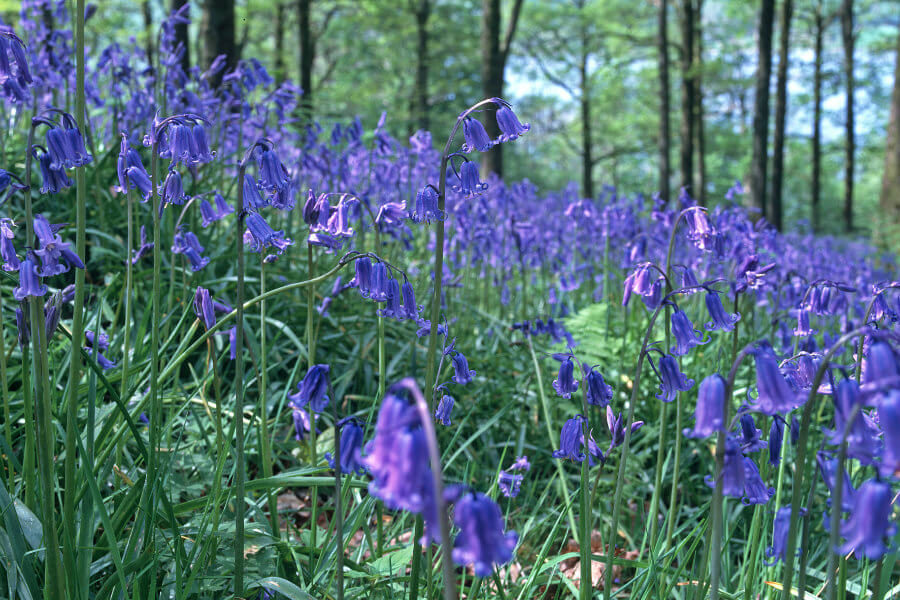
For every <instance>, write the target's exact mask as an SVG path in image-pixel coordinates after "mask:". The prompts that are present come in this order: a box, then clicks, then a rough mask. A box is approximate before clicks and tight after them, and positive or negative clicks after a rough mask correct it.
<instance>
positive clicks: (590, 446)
mask: <svg viewBox="0 0 900 600" xmlns="http://www.w3.org/2000/svg"><path fill="white" fill-rule="evenodd" d="M607 408H608V407H607ZM584 423H585V418H584V417H583V416H582V415H575V416H574V417H572V418H571V419H569V420H568V421H566V422H565V423H564V424H563V426H562V429H561V430H560V432H559V450H557V451H555V452H554V453H553V458H563V459H568V460H573V461H575V462H581V461H583V460H584V458H585V443H584V429H583V426H584ZM587 457H588V464H589V465H591V466H593V465H594V463H595V462H596V461H595V459H599V460H600V462H604V461H605V460H606V458H605V457H604V456H603V453H602V452H601V451H600V447H599V446H597V444H596V442H594V438H593V436H591V435H590V433H589V434H588V442H587Z"/></svg>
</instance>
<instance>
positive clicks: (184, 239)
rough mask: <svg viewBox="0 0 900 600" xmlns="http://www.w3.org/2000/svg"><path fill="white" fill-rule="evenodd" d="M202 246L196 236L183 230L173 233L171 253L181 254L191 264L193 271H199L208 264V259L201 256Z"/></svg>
mask: <svg viewBox="0 0 900 600" xmlns="http://www.w3.org/2000/svg"><path fill="white" fill-rule="evenodd" d="M203 250H204V248H203V246H201V245H200V240H198V239H197V236H196V235H194V234H193V232H190V231H188V230H186V229H184V228H182V229H180V230H179V231H176V232H175V236H174V237H173V239H172V253H174V254H183V255H184V256H185V257H187V259H188V261H190V263H191V269H192V270H193V271H195V272H196V271H200V270H202V269H203V267H205V266H206V265H208V264H209V257H207V256H203Z"/></svg>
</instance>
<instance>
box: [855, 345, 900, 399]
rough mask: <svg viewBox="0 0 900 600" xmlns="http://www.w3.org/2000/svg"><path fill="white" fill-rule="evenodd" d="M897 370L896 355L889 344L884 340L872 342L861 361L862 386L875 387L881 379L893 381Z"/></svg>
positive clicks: (896, 375)
mask: <svg viewBox="0 0 900 600" xmlns="http://www.w3.org/2000/svg"><path fill="white" fill-rule="evenodd" d="M898 372H900V369H898V366H897V357H896V355H895V354H894V351H893V350H892V349H891V346H890V345H889V344H887V343H886V342H881V341H876V342H873V343H872V345H871V346H869V351H868V353H867V354H866V358H865V361H864V362H863V382H864V383H865V386H864V387H866V388H871V387H876V386H877V385H878V384H879V383H880V382H882V381H893V380H895V379H896V378H897V377H898Z"/></svg>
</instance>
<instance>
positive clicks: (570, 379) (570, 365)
mask: <svg viewBox="0 0 900 600" xmlns="http://www.w3.org/2000/svg"><path fill="white" fill-rule="evenodd" d="M553 389H554V390H556V394H557V395H558V396H560V397H562V398H571V397H572V394H573V393H575V391H576V390H578V381H577V380H576V379H575V362H574V361H573V360H572V357H571V356H569V357H567V358H566V359H565V360H564V361H562V363H560V365H559V373H558V374H557V376H556V379H554V380H553Z"/></svg>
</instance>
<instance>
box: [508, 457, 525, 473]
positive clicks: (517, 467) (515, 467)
mask: <svg viewBox="0 0 900 600" xmlns="http://www.w3.org/2000/svg"><path fill="white" fill-rule="evenodd" d="M507 470H508V471H530V470H531V463H530V462H528V457H527V456H524V455H523V456H520V457H519V458H517V459H516V460H514V461H513V464H511V465H510V466H509V469H507Z"/></svg>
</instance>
